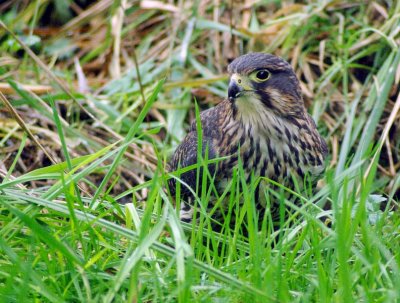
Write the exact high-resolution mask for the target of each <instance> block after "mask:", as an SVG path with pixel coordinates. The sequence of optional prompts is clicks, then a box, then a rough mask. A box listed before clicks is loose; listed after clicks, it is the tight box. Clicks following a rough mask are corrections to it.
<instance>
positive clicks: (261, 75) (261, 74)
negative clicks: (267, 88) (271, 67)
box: [256, 69, 271, 81]
mask: <svg viewBox="0 0 400 303" xmlns="http://www.w3.org/2000/svg"><path fill="white" fill-rule="evenodd" d="M270 76H271V73H270V72H269V71H267V70H266V69H262V70H259V71H258V72H257V73H256V78H257V80H258V81H267V80H268V79H269V77H270Z"/></svg>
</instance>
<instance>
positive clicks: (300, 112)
mask: <svg viewBox="0 0 400 303" xmlns="http://www.w3.org/2000/svg"><path fill="white" fill-rule="evenodd" d="M228 72H229V74H230V82H229V87H228V96H227V98H226V99H224V100H223V101H222V102H221V103H219V104H218V105H217V106H215V107H213V108H210V109H208V110H206V111H203V112H202V113H201V114H200V120H201V128H202V130H201V133H202V137H201V138H202V140H201V149H202V156H203V157H205V158H208V159H209V160H210V159H216V158H221V159H222V160H220V161H218V162H217V163H212V164H209V165H208V170H209V172H210V175H211V176H212V177H213V180H214V183H215V188H216V189H217V190H218V191H220V192H221V193H222V192H223V190H224V188H225V186H226V185H227V184H229V181H230V180H231V178H232V174H233V171H234V169H237V166H238V163H241V165H242V167H243V172H244V174H245V176H246V178H247V180H250V177H251V176H252V177H266V178H268V179H271V180H274V181H276V182H279V183H280V184H282V185H283V186H285V187H289V188H293V187H294V186H293V180H294V178H295V179H297V180H299V181H300V182H299V183H298V184H301V181H303V179H304V178H305V176H311V177H312V178H313V179H314V180H317V179H318V177H319V176H320V175H321V174H322V173H323V171H324V160H325V157H326V155H327V152H328V149H327V145H326V143H325V141H324V139H323V138H322V137H321V135H320V134H319V133H318V130H317V128H316V125H315V123H314V121H313V119H312V118H311V116H310V115H309V114H308V113H307V110H306V108H305V106H304V101H303V98H302V94H301V90H300V86H299V81H298V79H297V77H296V75H295V73H294V71H293V69H292V67H291V66H290V64H289V63H287V62H286V61H285V60H283V59H282V58H280V57H277V56H274V55H271V54H265V53H249V54H246V55H243V56H240V57H238V58H236V59H235V60H234V61H232V63H231V64H230V65H229V66H228ZM198 133H199V132H198V130H197V127H196V121H194V122H193V123H192V124H191V128H190V130H189V133H188V134H187V136H186V137H185V138H184V140H183V141H182V143H181V144H180V145H179V146H178V147H177V149H176V151H175V152H174V154H173V156H172V158H171V160H170V163H169V168H170V170H171V171H176V170H178V169H179V168H185V167H188V166H193V165H194V164H196V163H197V162H198V155H200V153H199V152H198V149H199V147H198V142H199V141H198V138H199V137H198V136H199V135H198ZM202 173H203V171H202V169H200V173H199V174H198V173H197V168H193V169H191V170H189V171H185V172H184V173H182V174H181V175H180V176H179V178H178V181H177V179H175V178H172V179H170V180H169V182H168V183H169V184H168V185H169V190H170V193H171V195H172V196H175V195H176V185H177V182H181V190H180V195H181V199H183V201H184V203H182V205H181V210H180V216H181V220H183V221H187V222H190V221H191V219H192V212H193V206H194V204H195V203H194V201H195V193H196V188H197V192H198V193H201V188H200V187H201V184H202ZM198 175H199V176H200V178H198ZM266 186H268V185H266ZM260 187H261V186H259V188H258V189H257V190H256V197H255V201H256V204H257V205H256V207H257V209H263V208H265V201H264V200H265V199H262V197H263V196H264V197H265V193H263V190H265V186H263V187H262V188H261V190H260Z"/></svg>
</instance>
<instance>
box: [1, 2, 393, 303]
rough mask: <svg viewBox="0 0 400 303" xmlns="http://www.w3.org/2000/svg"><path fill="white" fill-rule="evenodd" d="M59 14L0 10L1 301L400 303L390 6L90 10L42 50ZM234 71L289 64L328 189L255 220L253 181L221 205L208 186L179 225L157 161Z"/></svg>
mask: <svg viewBox="0 0 400 303" xmlns="http://www.w3.org/2000/svg"><path fill="white" fill-rule="evenodd" d="M59 2H63V4H68V3H67V1H59ZM54 3H55V2H54V1H47V2H46V1H44V2H42V1H34V2H32V3H28V4H26V3H25V2H19V1H6V2H5V3H4V4H0V9H2V10H3V11H2V12H1V20H2V22H3V23H1V26H0V31H1V34H2V36H3V38H1V40H0V91H1V92H4V93H5V94H6V95H5V96H4V95H1V100H2V107H0V175H1V177H2V181H1V183H0V227H1V228H0V299H1V300H0V301H4V302H32V301H33V302H75V301H80V302H98V301H105V302H253V301H254V302H352V301H353V302H359V301H365V302H396V301H399V300H400V272H399V265H400V253H399V252H400V238H399V235H400V233H399V231H400V216H399V213H398V197H399V188H400V174H399V167H400V164H399V163H400V162H399V161H400V156H399V155H400V152H399V148H400V140H399V138H400V135H399V129H400V124H399V121H400V119H399V107H400V98H399V66H400V64H399V63H400V51H399V45H400V43H399V42H400V41H399V28H400V4H399V3H398V2H393V3H391V4H388V2H383V1H381V2H379V1H373V2H368V3H366V2H365V3H364V2H354V3H338V2H337V1H314V2H307V3H306V4H291V3H289V2H287V3H286V2H283V3H281V2H280V1H275V2H273V3H262V2H257V3H251V5H250V3H249V4H245V5H243V4H241V3H237V2H232V3H230V2H226V3H225V2H223V1H214V2H210V1H197V2H191V1H181V2H176V3H168V4H166V3H161V2H160V3H158V2H152V1H141V2H140V4H138V3H136V2H132V3H130V2H128V3H125V2H124V1H121V2H115V3H114V2H113V1H108V0H102V1H97V2H96V3H94V4H93V5H91V6H90V5H89V6H87V7H85V8H84V10H83V11H80V10H75V12H76V13H75V14H76V16H75V17H69V18H72V19H70V20H69V21H68V22H67V23H66V24H64V25H63V26H62V27H61V28H58V30H57V32H56V33H52V34H50V35H48V34H46V32H45V31H43V32H41V31H40V30H39V28H40V26H41V25H42V24H44V23H45V20H47V19H46V18H47V17H46V16H48V15H46V14H48V12H49V11H50V12H51V13H52V14H55V12H54V10H55V9H56V8H53V10H51V5H54ZM77 3H78V2H77ZM121 3H122V4H123V5H127V7H125V13H124V14H123V15H121V13H119V12H118V8H119V6H120V5H121ZM246 3H247V2H246ZM155 4H157V6H154V5H155ZM49 5H50V6H49ZM57 5H59V4H57ZM246 5H247V6H246ZM46 8H47V9H48V10H46ZM58 9H59V8H58ZM75 9H76V7H75ZM71 14H72V15H73V12H71ZM72 15H71V16H72ZM66 18H68V17H66ZM115 22H117V23H115ZM118 22H122V23H118ZM27 24H29V26H28V27H27ZM115 24H122V28H120V29H119V30H114V31H113V26H114V25H115ZM53 25H54V24H53ZM54 26H55V25H54ZM26 29H29V30H28V31H27V30H26ZM117 29H118V28H117ZM35 41H36V43H34V42H35ZM78 47H79V49H78ZM29 49H32V50H33V51H30V50H29ZM249 51H265V52H272V53H275V54H277V55H280V56H282V57H284V58H285V59H287V60H289V61H290V62H291V64H292V66H293V67H294V69H295V71H296V73H297V75H298V77H299V79H300V81H301V86H302V90H303V93H304V96H305V101H306V104H307V106H308V108H309V111H310V113H311V114H312V115H313V117H314V119H315V120H316V122H317V124H318V128H319V130H320V132H321V133H322V134H323V136H324V137H325V138H326V139H327V141H328V143H329V147H330V157H329V160H328V163H327V170H326V173H325V175H324V178H323V180H322V182H321V184H320V186H319V189H318V191H317V192H316V193H314V194H312V195H309V194H307V193H301V192H299V193H296V192H292V194H293V195H295V196H297V202H296V203H294V202H293V201H292V200H287V199H286V198H285V195H281V194H280V192H274V191H273V190H272V189H271V190H267V191H266V193H265V194H266V197H267V201H269V203H270V204H274V203H277V204H278V205H280V206H279V216H278V217H273V215H272V214H271V212H269V211H267V212H266V214H265V216H264V217H263V218H260V217H259V213H258V212H257V211H256V209H255V207H254V197H253V193H254V189H255V185H256V183H257V182H260V180H257V179H254V180H253V181H252V182H251V184H249V185H246V184H244V183H245V182H244V181H245V180H244V176H243V172H242V170H241V169H240V167H239V168H238V170H237V171H235V173H234V176H233V178H232V182H231V183H230V184H228V185H227V187H226V188H225V191H224V192H223V193H222V194H221V196H220V197H216V196H215V193H214V191H215V188H214V187H213V176H212V175H211V174H207V173H206V174H203V178H202V180H199V182H202V183H204V184H206V183H207V184H208V185H209V186H203V187H202V191H201V192H197V195H198V199H197V200H196V204H197V206H198V207H197V208H196V212H195V216H196V218H197V219H196V220H195V221H194V222H193V223H191V224H187V223H183V222H181V221H179V218H178V211H177V210H176V208H175V203H177V204H180V203H182V202H183V201H181V199H180V194H179V188H178V194H177V197H176V199H173V198H172V197H171V196H170V195H169V194H168V192H167V191H166V190H165V188H166V182H167V181H168V179H170V178H176V179H177V180H179V176H180V175H181V174H182V173H183V172H184V171H186V170H187V169H188V168H183V169H180V170H178V171H177V172H172V173H171V172H167V171H168V170H166V160H167V159H168V157H169V156H170V154H171V152H172V151H173V149H174V148H175V147H176V145H177V144H178V143H179V141H180V140H181V139H182V137H183V136H184V134H185V133H186V131H187V128H188V123H189V121H193V120H196V119H197V121H198V117H199V110H201V109H204V108H207V107H209V106H212V105H213V104H215V103H217V102H219V100H221V98H223V97H225V95H226V89H227V83H226V82H227V81H226V80H227V76H226V75H225V74H224V71H225V67H226V65H227V63H228V60H229V59H232V58H234V57H236V56H238V55H239V54H241V53H245V52H249ZM74 56H76V57H77V58H78V59H79V60H78V62H79V64H81V65H82V68H83V71H82V70H81V69H79V68H78V67H77V65H76V63H75V65H74V63H73V62H74V60H73V57H74ZM115 65H118V66H115ZM118 70H120V71H121V72H122V75H120V76H118V72H117V71H118ZM75 79H77V80H75ZM85 80H86V81H85ZM85 83H89V88H90V89H91V90H89V91H88V90H87V87H86V89H85ZM27 84H31V86H27ZM11 90H12V91H13V92H12V93H10V91H11ZM43 90H44V91H45V92H46V93H45V94H42V93H43ZM195 100H196V101H197V104H198V107H196V106H195V102H194V101H195ZM3 104H4V106H3ZM198 126H199V123H198ZM198 131H199V132H200V133H201V128H200V127H198ZM210 161H211V162H212V161H216V160H209V159H207V157H205V158H204V159H202V161H200V162H199V163H198V164H197V165H195V166H194V168H195V167H196V166H198V167H203V168H206V167H207V164H208V163H210ZM192 168H193V167H192ZM275 185H277V186H278V184H275ZM183 186H185V184H181V185H180V187H181V188H182V187H183ZM283 190H287V189H283ZM212 199H213V201H211V200H212ZM211 202H213V203H215V207H214V208H211V209H208V207H207V206H208V205H209V204H210V203H211ZM224 203H225V204H228V207H227V210H226V213H225V217H224V220H223V222H214V219H213V217H212V216H211V214H212V212H214V211H216V210H217V208H219V207H222V206H223V204H224ZM267 209H268V208H267ZM232 216H234V221H235V222H236V225H234V226H232V225H231V224H230V222H231V221H232V220H231V217H232ZM259 222H262V223H261V224H259ZM216 223H219V225H220V226H219V227H220V228H219V229H220V231H219V232H217V231H215V230H214V229H213V228H214V226H215V225H216Z"/></svg>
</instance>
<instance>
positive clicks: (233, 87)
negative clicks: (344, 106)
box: [228, 79, 243, 102]
mask: <svg viewBox="0 0 400 303" xmlns="http://www.w3.org/2000/svg"><path fill="white" fill-rule="evenodd" d="M242 91H243V87H242V86H240V85H239V84H238V83H237V82H236V80H235V79H231V81H230V82H229V87H228V99H229V101H231V102H234V101H235V99H236V98H238V97H239V95H240V93H241V92H242Z"/></svg>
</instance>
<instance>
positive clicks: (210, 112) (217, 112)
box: [189, 100, 227, 139]
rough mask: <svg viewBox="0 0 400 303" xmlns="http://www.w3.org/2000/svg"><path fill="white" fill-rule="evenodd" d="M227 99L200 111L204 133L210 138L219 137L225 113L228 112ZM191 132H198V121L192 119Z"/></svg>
mask: <svg viewBox="0 0 400 303" xmlns="http://www.w3.org/2000/svg"><path fill="white" fill-rule="evenodd" d="M226 106H227V104H226V100H224V101H223V102H221V103H219V104H218V105H217V106H214V107H212V108H209V109H207V110H204V111H202V112H201V113H200V121H201V129H202V134H203V136H205V137H208V138H213V139H215V138H217V137H219V135H220V127H221V124H222V123H221V122H222V120H223V114H224V113H225V112H226V110H225V108H226ZM189 132H195V133H196V134H197V132H198V130H197V121H196V120H194V121H192V124H191V126H190V131H189Z"/></svg>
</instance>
